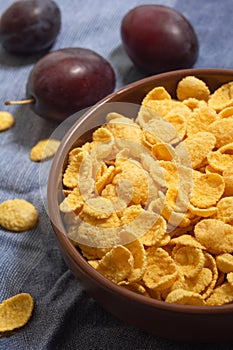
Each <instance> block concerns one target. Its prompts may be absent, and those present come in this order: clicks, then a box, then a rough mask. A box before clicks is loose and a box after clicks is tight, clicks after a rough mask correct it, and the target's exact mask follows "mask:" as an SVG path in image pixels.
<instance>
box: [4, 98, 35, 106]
mask: <svg viewBox="0 0 233 350" xmlns="http://www.w3.org/2000/svg"><path fill="white" fill-rule="evenodd" d="M34 102H35V99H34V98H29V99H27V100H21V101H5V105H26V104H29V103H34Z"/></svg>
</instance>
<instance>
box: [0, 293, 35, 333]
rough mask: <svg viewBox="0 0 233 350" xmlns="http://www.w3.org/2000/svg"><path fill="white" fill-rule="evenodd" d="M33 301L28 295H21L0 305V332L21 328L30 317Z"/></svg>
mask: <svg viewBox="0 0 233 350" xmlns="http://www.w3.org/2000/svg"><path fill="white" fill-rule="evenodd" d="M33 308H34V301H33V298H32V297H31V295H30V294H28V293H21V294H17V295H15V296H13V297H11V298H9V299H6V300H4V301H3V302H2V303H1V304H0V332H9V331H12V330H14V329H16V328H20V327H23V326H24V325H26V323H27V322H28V321H29V319H30V318H31V316H32V312H33Z"/></svg>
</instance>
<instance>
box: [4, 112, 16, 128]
mask: <svg viewBox="0 0 233 350" xmlns="http://www.w3.org/2000/svg"><path fill="white" fill-rule="evenodd" d="M14 122H15V120H14V117H13V115H12V114H11V113H9V112H0V131H5V130H7V129H9V128H11V127H12V126H13V125H14Z"/></svg>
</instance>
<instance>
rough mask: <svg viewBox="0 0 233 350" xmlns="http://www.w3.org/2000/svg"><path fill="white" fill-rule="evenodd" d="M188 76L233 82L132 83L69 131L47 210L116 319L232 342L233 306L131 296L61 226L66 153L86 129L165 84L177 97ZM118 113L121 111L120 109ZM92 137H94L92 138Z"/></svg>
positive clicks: (226, 76) (72, 262)
mask: <svg viewBox="0 0 233 350" xmlns="http://www.w3.org/2000/svg"><path fill="white" fill-rule="evenodd" d="M186 75H195V76H196V77H198V78H201V79H203V80H204V81H205V82H206V83H207V85H208V86H209V87H210V89H211V90H212V91H213V90H215V89H216V88H218V87H219V86H220V85H221V84H223V83H226V82H229V81H233V70H226V69H225V70H224V69H191V70H179V71H173V72H169V73H163V74H160V75H155V76H152V77H148V78H145V79H143V80H140V81H137V82H134V83H132V84H130V85H128V86H125V87H123V88H121V89H120V90H118V91H116V92H114V93H112V94H111V95H109V96H107V97H106V98H104V99H103V100H101V101H100V102H99V103H97V104H96V105H95V106H93V107H92V108H90V109H89V110H87V112H85V113H84V115H82V116H81V118H80V119H78V120H77V122H76V123H75V124H74V125H73V126H72V127H71V128H70V130H69V131H68V133H67V134H66V136H65V137H64V138H63V140H62V143H61V146H60V148H59V150H58V152H57V153H56V155H55V158H54V160H53V163H52V167H51V171H50V176H49V181H48V210H49V216H50V220H51V223H52V226H53V228H54V231H55V233H56V238H57V241H58V244H59V246H60V249H61V252H62V254H63V257H64V260H65V262H66V264H67V265H68V267H69V268H70V269H71V270H72V271H73V273H74V275H75V276H76V277H77V279H78V280H79V281H80V282H81V283H82V284H83V286H84V288H85V289H86V291H87V292H88V293H89V295H91V296H92V297H93V298H94V299H95V300H96V301H97V302H98V303H99V304H101V305H102V306H103V307H104V308H105V309H107V310H108V311H109V312H111V313H112V314H113V315H115V316H117V317H118V318H120V319H122V320H124V321H126V322H128V323H130V324H131V325H134V326H136V327H139V328H141V329H143V330H145V331H147V332H150V333H154V334H157V335H159V336H162V337H166V338H171V339H174V340H182V341H195V342H225V341H232V340H233V326H232V325H233V304H228V305H223V306H215V307H208V306H206V307H205V306H204V307H200V306H187V305H178V304H170V303H166V302H163V301H157V300H154V299H151V298H147V297H144V296H141V295H139V294H136V293H134V292H131V291H129V290H127V289H125V288H122V287H119V286H117V285H116V284H114V283H112V282H111V281H109V280H108V279H106V278H105V277H104V276H102V275H101V274H99V273H98V272H97V271H96V270H95V269H94V268H92V267H91V266H90V265H89V264H88V263H87V261H86V260H85V259H84V258H83V256H82V255H81V254H80V253H79V252H78V251H77V249H76V248H75V247H74V246H73V244H72V243H71V242H70V241H69V239H68V238H67V235H66V231H65V227H64V225H63V221H62V217H61V213H60V211H59V202H60V198H61V195H62V185H61V177H62V172H63V169H64V167H65V166H66V162H67V154H68V152H69V151H70V150H71V149H72V148H73V147H74V145H76V142H77V140H78V139H81V140H82V142H85V141H87V140H88V135H87V134H86V135H85V136H84V137H83V134H84V133H85V132H86V130H90V129H92V128H95V127H96V126H99V125H100V124H101V123H103V122H104V117H105V115H106V111H108V112H110V111H112V106H111V102H131V103H136V104H140V102H141V100H142V98H143V97H144V96H145V94H146V93H147V92H148V91H149V90H151V89H152V88H153V87H155V86H161V85H162V86H164V87H165V88H166V89H167V90H168V91H169V93H170V94H172V95H173V96H174V93H175V88H176V85H177V82H178V81H179V80H180V79H181V78H183V77H184V76H186ZM118 112H123V113H124V111H122V110H119V111H118ZM89 135H90V134H89Z"/></svg>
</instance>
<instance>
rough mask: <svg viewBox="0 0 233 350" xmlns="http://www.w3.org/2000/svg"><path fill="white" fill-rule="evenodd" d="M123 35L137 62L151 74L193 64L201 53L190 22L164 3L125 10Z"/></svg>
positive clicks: (129, 52) (140, 68)
mask: <svg viewBox="0 0 233 350" xmlns="http://www.w3.org/2000/svg"><path fill="white" fill-rule="evenodd" d="M121 38H122V42H123V45H124V48H125V50H126V53H127V54H128V56H129V57H130V59H131V60H132V62H133V63H134V64H135V66H137V67H138V69H139V70H141V71H143V72H145V73H147V74H149V75H151V74H156V73H161V72H164V71H170V70H175V69H184V68H190V67H192V66H193V65H194V63H195V62H196V60H197V57H198V51H199V43H198V39H197V35H196V33H195V31H194V29H193V27H192V25H191V24H190V22H189V21H188V20H187V19H186V18H185V17H184V16H183V15H182V14H181V13H179V12H178V11H176V10H174V9H172V8H170V7H167V6H163V5H141V6H138V7H135V8H134V9H132V10H130V11H129V12H128V13H126V15H125V16H124V17H123V19H122V22H121Z"/></svg>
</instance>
